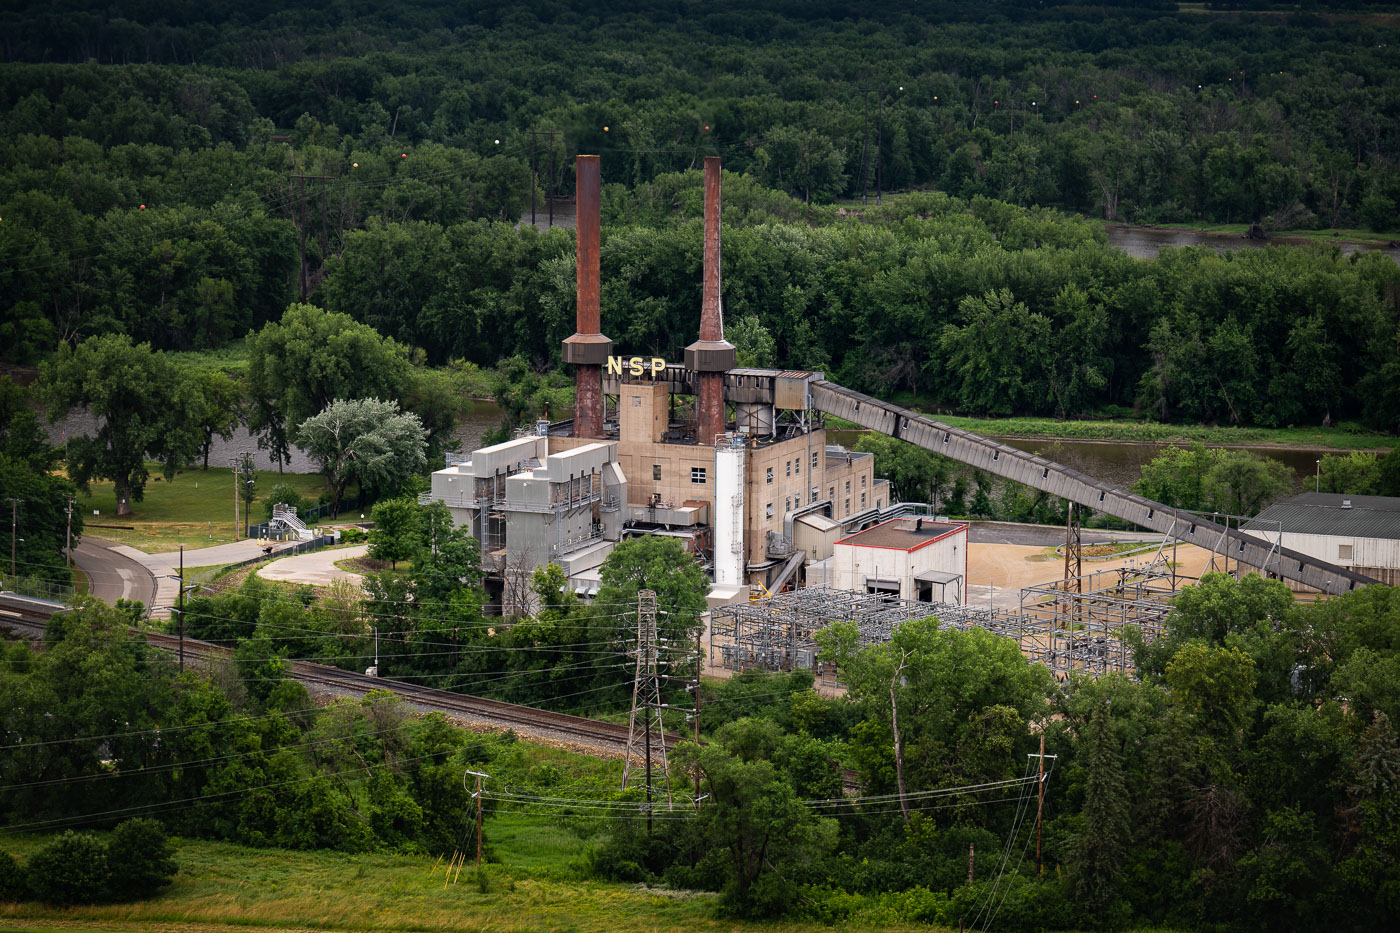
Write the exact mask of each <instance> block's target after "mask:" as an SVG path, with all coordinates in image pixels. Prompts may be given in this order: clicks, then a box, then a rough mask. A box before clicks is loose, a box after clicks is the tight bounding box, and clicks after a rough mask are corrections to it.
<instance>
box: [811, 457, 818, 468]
mask: <svg viewBox="0 0 1400 933" xmlns="http://www.w3.org/2000/svg"><path fill="white" fill-rule="evenodd" d="M816 468H817V454H812V469H814V470H815V469H816Z"/></svg>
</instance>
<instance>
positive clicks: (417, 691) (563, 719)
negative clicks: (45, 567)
mask: <svg viewBox="0 0 1400 933" xmlns="http://www.w3.org/2000/svg"><path fill="white" fill-rule="evenodd" d="M62 609H63V607H62V606H59V605H58V604H53V603H45V602H42V601H38V600H28V599H26V598H24V597H15V596H14V595H13V594H9V593H4V594H0V625H5V626H8V627H10V628H13V629H15V630H17V631H20V632H22V633H25V634H28V635H30V636H36V637H42V636H43V633H44V627H45V625H46V624H47V623H48V620H49V619H50V618H52V616H53V615H54V614H55V613H56V612H58V611H62ZM133 631H139V630H135V629H133ZM140 634H142V635H144V636H145V638H146V641H147V642H148V643H149V644H151V645H153V646H155V647H157V648H160V649H162V650H165V651H169V652H171V653H172V654H174V653H177V652H178V651H179V650H180V638H179V637H178V636H175V635H167V634H165V633H163V632H140ZM184 643H185V657H186V659H194V660H195V661H196V662H199V661H202V662H204V663H206V664H208V663H211V662H212V661H214V660H216V659H222V658H227V657H228V656H229V654H230V652H229V650H228V649H227V648H224V647H222V646H220V645H215V644H212V643H210V642H206V641H199V640H197V639H193V638H186V639H185V640H184ZM287 673H288V676H290V677H291V678H292V679H293V680H296V681H298V682H300V683H302V684H304V685H306V686H307V687H314V688H320V689H321V691H322V692H331V693H340V694H345V695H351V696H364V695H365V694H367V693H369V692H370V691H372V690H387V691H389V692H390V693H393V694H395V695H396V696H399V697H401V698H402V699H404V700H405V701H407V702H409V703H412V704H413V705H414V706H415V707H417V708H419V709H422V710H425V711H431V712H443V713H447V714H448V715H450V716H454V717H456V718H459V719H463V720H467V721H470V722H473V723H474V724H478V725H483V726H486V727H488V728H493V729H513V730H515V731H517V732H523V733H527V734H530V735H537V736H541V737H545V738H551V739H557V740H562V741H565V742H570V743H573V744H579V745H582V746H584V747H585V748H587V747H594V748H597V749H598V750H599V751H602V752H606V753H609V754H619V755H620V754H623V753H625V752H626V750H627V727H626V726H624V725H619V724H617V723H610V722H600V721H598V720H596V719H588V718H586V717H583V716H571V715H569V714H568V713H556V712H551V711H549V710H542V709H536V708H534V707H532V706H521V705H519V704H516V703H506V702H503V701H501V700H492V699H488V698H486V697H478V696H472V695H470V694H465V693H453V692H451V691H449V690H439V689H436V688H434V687H425V686H422V685H421V684H412V683H407V682H405V681H401V680H392V679H389V678H387V677H367V676H365V675H364V674H356V673H354V672H353V671H344V670H341V669H340V668H337V667H330V666H328V665H325V664H316V663H314V662H311V661H295V660H294V661H291V663H290V669H289V670H288V672H287ZM684 739H685V736H679V735H674V734H669V735H667V736H666V745H667V747H668V748H669V747H674V746H675V745H676V743H678V742H681V741H684Z"/></svg>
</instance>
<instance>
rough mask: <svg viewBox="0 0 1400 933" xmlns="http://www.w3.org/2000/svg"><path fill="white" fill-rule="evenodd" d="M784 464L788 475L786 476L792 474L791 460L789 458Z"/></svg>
mask: <svg viewBox="0 0 1400 933" xmlns="http://www.w3.org/2000/svg"><path fill="white" fill-rule="evenodd" d="M785 465H786V467H787V475H788V476H791V475H792V461H791V460H789V461H787V463H786V464H785Z"/></svg>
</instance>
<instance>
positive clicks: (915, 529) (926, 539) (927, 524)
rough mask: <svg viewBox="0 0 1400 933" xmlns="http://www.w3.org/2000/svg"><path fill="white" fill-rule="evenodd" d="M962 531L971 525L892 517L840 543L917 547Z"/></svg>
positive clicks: (905, 548)
mask: <svg viewBox="0 0 1400 933" xmlns="http://www.w3.org/2000/svg"><path fill="white" fill-rule="evenodd" d="M960 531H967V525H966V524H964V523H962V522H938V521H934V520H933V519H931V518H892V519H890V520H889V521H885V522H881V523H880V524H878V525H875V526H873V527H870V528H867V529H865V530H864V531H857V532H856V533H855V534H853V535H847V536H846V537H844V538H842V539H841V540H840V541H837V542H836V543H837V544H849V545H851V546H852V547H883V548H891V549H893V550H896V551H917V550H918V549H919V548H921V547H926V546H927V545H930V544H932V543H933V542H935V541H938V540H939V539H941V538H946V537H948V536H949V535H953V534H957V533H958V532H960Z"/></svg>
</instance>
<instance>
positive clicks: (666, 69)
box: [0, 0, 1400, 430]
mask: <svg viewBox="0 0 1400 933" xmlns="http://www.w3.org/2000/svg"><path fill="white" fill-rule="evenodd" d="M1387 9H1388V8H1385V7H1382V6H1366V5H1360V6H1358V7H1357V8H1356V9H1355V10H1353V11H1351V12H1345V11H1343V12H1338V11H1336V10H1329V11H1328V12H1326V13H1323V12H1321V11H1309V10H1303V11H1294V12H1287V13H1283V12H1279V11H1267V10H1266V11H1262V12H1257V13H1255V12H1250V11H1231V10H1223V9H1215V8H1212V9H1209V10H1196V11H1190V12H1177V11H1176V10H1175V9H1173V8H1169V7H1168V6H1167V5H1154V4H1130V5H1129V4H1123V5H1116V4H1100V5H1096V6H1092V7H1090V6H1072V5H1057V4H1035V5H1032V4H1027V3H1001V4H991V5H986V6H985V7H979V9H978V11H977V12H976V13H975V15H974V14H972V13H969V12H967V11H966V10H964V9H963V8H962V7H961V6H958V5H954V4H940V3H929V4H924V5H921V6H920V7H918V8H917V10H914V9H912V8H906V7H905V5H900V4H882V3H874V4H869V5H866V6H862V7H860V8H858V9H857V8H854V7H847V6H843V5H840V4H798V3H791V4H783V3H768V4H758V5H754V4H744V5H738V4H732V5H726V4H718V5H716V4H708V5H706V6H705V7H704V9H703V10H702V9H700V8H698V7H695V6H693V5H690V4H685V3H650V2H636V3H622V4H610V5H608V6H606V7H602V8H599V7H597V5H588V6H584V5H578V4H568V3H556V4H547V5H530V6H529V7H528V8H522V7H519V6H518V5H515V4H474V5H472V6H471V8H470V9H465V8H462V7H460V6H459V5H455V4H447V3H444V2H434V0H422V2H418V3H406V4H398V5H395V6H394V7H392V8H383V9H377V8H372V7H369V6H367V5H363V4H349V3H314V2H307V3H301V4H298V5H297V6H295V7H294V8H291V9H282V8H280V7H279V8H277V9H273V8H272V7H269V6H266V5H259V4H252V5H247V4H238V5H232V4H224V3H211V4H200V5H186V4H169V3H152V4H146V5H143V6H141V7H139V8H135V9H133V10H131V11H127V13H126V16H125V17H124V18H122V17H115V16H112V15H110V14H109V13H108V11H107V9H106V8H105V7H103V6H100V5H95V4H86V3H81V2H72V3H66V4H62V3H61V4H57V5H53V4H48V3H44V4H33V5H31V6H30V7H28V8H26V7H23V6H22V7H21V8H20V9H19V10H17V11H14V12H11V13H8V14H5V16H6V17H7V18H6V19H5V29H4V33H5V40H4V43H3V48H0V52H2V53H3V55H4V56H5V58H6V59H7V61H6V63H5V64H3V65H0V126H3V127H4V133H3V134H0V165H3V169H4V170H3V173H0V256H3V257H4V258H5V263H4V265H3V267H0V295H3V297H0V303H3V311H4V314H3V322H2V323H0V345H2V346H3V347H4V350H3V354H4V356H5V357H6V358H7V359H9V360H12V361H16V362H23V363H32V362H37V361H40V360H43V359H45V358H47V357H49V356H50V355H51V354H52V353H53V352H54V351H55V349H56V348H57V347H58V346H59V345H62V344H70V345H74V344H77V343H79V342H81V341H82V340H83V339H85V338H87V337H90V336H94V335H103V334H110V333H119V334H125V335H127V336H129V337H130V338H131V339H132V340H133V341H134V342H138V343H139V342H149V343H150V344H151V345H152V346H153V347H155V348H157V349H209V348H217V347H221V346H223V345H225V344H226V343H227V342H229V341H230V340H236V339H239V338H242V337H244V336H245V335H247V334H249V332H250V331H254V330H257V329H259V328H262V327H263V326H264V325H267V324H269V323H272V322H276V321H278V320H279V319H280V318H281V316H282V314H283V312H284V311H285V310H286V308H287V307H288V305H289V303H291V302H293V301H298V300H300V301H306V302H311V303H314V304H319V305H322V306H324V307H328V308H329V309H331V310H333V311H339V312H344V313H346V314H348V315H350V316H351V317H352V318H354V319H356V320H358V321H361V322H364V323H367V324H370V325H371V326H373V327H374V328H376V329H377V330H378V331H379V332H380V333H382V334H383V335H385V336H388V337H392V338H393V339H394V340H396V341H397V342H399V343H400V344H401V345H403V346H404V347H405V348H407V349H408V350H409V351H410V352H411V353H413V354H418V355H419V357H418V358H420V359H421V360H422V361H424V362H427V363H430V364H441V363H445V362H448V361H451V360H458V359H460V360H466V361H470V362H473V363H477V364H482V365H492V364H495V363H496V362H498V361H499V360H500V359H502V358H503V357H507V356H511V355H513V354H515V355H519V356H521V357H522V358H523V359H525V360H526V361H527V363H528V364H529V365H531V366H534V367H539V368H544V367H549V366H552V365H553V364H555V363H556V362H557V358H558V357H557V355H558V345H559V341H560V339H562V337H564V336H567V334H568V333H569V332H570V331H571V329H572V325H571V323H570V322H571V320H572V302H573V292H572V289H573V281H572V274H571V265H572V261H573V257H572V237H571V235H570V234H569V232H568V231H562V230H557V229H556V230H549V231H543V232H539V231H536V230H534V229H531V228H528V227H519V226H517V225H516V223H515V222H516V221H517V220H518V219H519V218H520V216H521V214H522V212H523V211H525V210H526V207H527V205H529V204H530V203H531V201H532V199H533V200H534V201H535V202H536V203H537V204H538V205H539V206H540V207H541V208H543V205H544V200H543V198H544V196H546V195H547V194H550V193H556V194H561V195H565V196H567V194H568V192H569V190H570V187H571V159H572V156H573V155H574V154H576V153H579V152H597V153H601V154H602V156H603V166H604V175H605V180H606V181H607V182H608V184H607V186H606V189H605V229H604V248H603V274H604V283H605V284H604V291H603V302H604V324H605V329H606V330H607V331H608V332H609V334H610V335H612V336H613V337H614V339H616V340H617V341H618V342H619V345H620V346H621V347H623V348H626V349H631V350H635V351H639V352H645V351H655V352H659V353H663V354H674V353H676V352H677V350H678V348H679V347H681V346H683V345H684V343H685V342H686V340H687V339H689V338H688V336H687V335H688V334H690V333H692V331H693V329H694V326H693V319H694V315H695V308H696V307H697V306H698V289H699V275H698V267H699V250H698V245H699V225H698V222H697V217H698V213H699V210H698V208H699V204H698V201H699V199H698V190H699V188H698V178H697V175H696V173H695V171H694V167H695V166H697V165H698V162H699V159H700V158H701V157H702V156H703V155H706V154H718V155H721V156H723V157H724V159H725V165H726V168H727V169H728V170H729V174H728V175H727V176H726V222H727V224H728V225H729V228H728V231H727V235H726V251H725V274H724V281H725V290H726V291H725V303H726V306H727V310H728V312H729V315H728V316H729V321H730V325H731V328H732V329H733V330H734V331H735V335H736V340H737V341H738V342H741V344H746V345H747V348H748V349H750V351H751V353H750V358H751V359H752V360H753V361H754V362H757V363H771V364H775V365H784V366H794V367H803V368H812V369H824V370H826V371H828V372H829V373H830V374H831V375H832V376H833V377H834V378H837V379H840V380H842V381H843V382H845V383H846V384H849V385H852V386H854V387H857V388H861V389H866V390H871V391H876V392H889V391H896V390H898V391H907V392H911V393H914V394H915V395H917V396H919V397H920V398H921V399H923V400H924V403H925V404H931V405H935V406H941V407H944V408H949V409H958V410H963V411H968V412H974V413H979V414H1011V413H1037V414H1048V415H1056V416H1060V417H1070V416H1076V415H1080V414H1083V413H1085V412H1090V411H1101V412H1107V413H1110V414H1111V413H1114V412H1119V413H1121V412H1125V411H1126V410H1128V409H1129V408H1136V410H1137V411H1138V412H1139V413H1140V414H1144V415H1147V416H1150V417H1155V418H1161V419H1166V420H1189V421H1198V422H1204V423H1213V422H1220V423H1252V424H1264V425H1283V424H1291V423H1323V422H1328V421H1330V422H1332V423H1335V422H1337V421H1341V420H1347V419H1358V420H1365V421H1366V422H1368V423H1369V424H1370V425H1371V426H1373V427H1377V428H1382V429H1387V430H1395V429H1396V428H1397V426H1400V423H1398V422H1397V421H1396V417H1397V416H1396V412H1400V398H1397V397H1396V395H1395V393H1396V392H1397V391H1398V390H1397V389H1396V386H1400V345H1397V332H1398V331H1397V322H1400V276H1398V275H1397V273H1396V266H1395V263H1394V262H1392V261H1390V260H1389V259H1387V258H1385V257H1383V256H1378V255H1367V256H1361V257H1356V258H1351V257H1343V256H1341V255H1339V254H1338V253H1337V252H1336V251H1335V250H1333V249H1329V248H1326V247H1317V248H1315V249H1311V250H1296V249H1269V250H1257V251H1249V252H1243V253H1237V254H1234V255H1231V256H1219V255H1215V254H1213V253H1210V252H1206V251H1203V250H1176V251H1168V252H1167V253H1166V254H1164V255H1163V256H1161V257H1159V258H1158V259H1156V260H1153V261H1139V260H1134V259H1131V258H1129V257H1127V256H1125V255H1123V254H1122V253H1120V252H1118V251H1116V250H1114V249H1112V248H1110V247H1108V246H1107V245H1106V244H1105V242H1104V238H1103V235H1102V233H1101V232H1099V230H1098V228H1097V227H1096V225H1095V224H1093V223H1090V222H1088V221H1084V220H1078V219H1076V218H1075V216H1074V212H1082V213H1087V214H1091V215H1099V216H1103V217H1109V218H1112V217H1119V218H1124V219H1128V220H1134V221H1167V220H1197V219H1204V220H1208V221H1248V222H1259V223H1261V224H1263V225H1264V226H1266V227H1269V226H1273V227H1294V228H1296V227H1308V226H1348V225H1369V226H1371V227H1373V228H1376V229H1384V228H1385V227H1387V226H1390V225H1392V220H1391V219H1392V218H1393V216H1394V209H1395V203H1396V200H1397V194H1400V174H1397V172H1396V166H1395V164H1394V153H1395V152H1397V151H1400V139H1398V138H1397V125H1398V124H1397V116H1400V91H1397V89H1396V88H1397V87H1400V83H1397V81H1396V80H1395V76H1396V67H1397V62H1396V56H1395V53H1394V51H1393V48H1395V47H1397V46H1395V45H1394V44H1393V43H1387V41H1386V40H1387V38H1389V37H1390V35H1391V32H1390V27H1391V21H1390V17H1391V16H1392V14H1391V13H1389V12H1387ZM551 134H552V135H551ZM895 188H898V189H918V190H919V191H920V192H921V193H917V194H904V195H900V196H898V197H895V198H890V197H889V196H888V195H886V196H885V197H883V198H880V199H879V200H881V201H883V204H882V205H881V206H879V207H876V201H877V197H876V194H877V192H881V191H883V192H888V191H889V190H890V189H895ZM532 189H533V190H532ZM865 193H868V194H869V203H868V204H867V205H865V209H864V210H859V209H855V210H846V209H838V208H836V207H834V206H832V205H831V204H830V202H831V200H832V199H833V198H836V197H845V198H851V197H855V198H857V199H859V198H860V197H861V195H862V194H865ZM1064 211H1068V212H1071V213H1070V214H1065V213H1062V212H1064Z"/></svg>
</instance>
